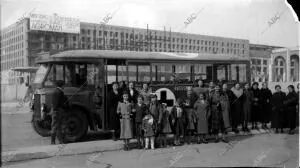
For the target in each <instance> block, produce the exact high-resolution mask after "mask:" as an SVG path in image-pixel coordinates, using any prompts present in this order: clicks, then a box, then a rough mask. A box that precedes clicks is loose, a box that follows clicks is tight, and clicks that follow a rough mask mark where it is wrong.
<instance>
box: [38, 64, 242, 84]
mask: <svg viewBox="0 0 300 168" xmlns="http://www.w3.org/2000/svg"><path fill="white" fill-rule="evenodd" d="M215 71H216V74H217V80H221V81H222V80H227V81H239V82H246V65H244V64H232V65H220V66H217V67H216V69H215ZM99 73H101V72H100V71H99V69H98V68H97V65H94V64H69V65H55V66H53V67H52V68H51V71H50V73H49V74H48V76H47V78H46V81H45V85H46V86H52V85H53V83H54V81H56V80H64V81H65V83H66V86H82V85H85V84H87V85H95V84H96V83H99V79H98V78H99V77H100V76H101V75H100V74H99ZM213 73H214V72H213V65H212V64H197V65H194V66H191V65H186V64H176V66H174V65H173V64H156V65H151V66H150V65H129V66H128V79H129V81H134V82H149V81H150V80H151V81H153V82H168V81H170V82H171V81H180V80H186V81H191V80H192V79H199V78H201V79H204V80H212V76H213V75H212V74H213ZM41 76H43V75H41ZM38 78H39V75H38V73H37V79H38ZM41 79H42V78H40V80H36V81H39V82H41ZM126 80H127V67H126V66H124V65H119V66H116V65H107V82H108V84H111V83H112V82H114V81H126Z"/></svg>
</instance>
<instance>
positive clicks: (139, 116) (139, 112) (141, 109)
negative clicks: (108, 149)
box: [133, 95, 148, 149]
mask: <svg viewBox="0 0 300 168" xmlns="http://www.w3.org/2000/svg"><path fill="white" fill-rule="evenodd" d="M147 110H148V109H147V106H146V105H145V104H144V102H143V96H142V95H139V96H138V97H137V103H136V104H135V105H134V110H133V111H134V112H135V128H136V136H137V140H138V146H139V148H140V149H142V146H144V143H143V142H144V136H143V128H142V123H143V117H144V116H145V115H146V113H147Z"/></svg>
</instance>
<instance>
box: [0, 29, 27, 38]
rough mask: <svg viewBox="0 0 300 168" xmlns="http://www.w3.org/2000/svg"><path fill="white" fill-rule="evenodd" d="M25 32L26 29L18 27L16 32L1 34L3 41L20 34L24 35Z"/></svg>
mask: <svg viewBox="0 0 300 168" xmlns="http://www.w3.org/2000/svg"><path fill="white" fill-rule="evenodd" d="M23 31H24V27H23V26H22V27H18V28H17V29H15V30H11V31H9V32H6V33H3V34H1V39H6V38H11V37H13V36H15V35H18V34H20V33H22V32H23Z"/></svg>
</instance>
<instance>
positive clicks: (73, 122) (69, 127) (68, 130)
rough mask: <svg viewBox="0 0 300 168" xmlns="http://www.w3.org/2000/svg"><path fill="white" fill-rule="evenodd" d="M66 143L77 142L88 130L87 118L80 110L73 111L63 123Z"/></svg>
mask: <svg viewBox="0 0 300 168" xmlns="http://www.w3.org/2000/svg"><path fill="white" fill-rule="evenodd" d="M62 130H63V135H64V142H75V141H78V140H80V139H81V138H83V137H84V136H85V135H86V133H87V130H88V119H87V116H86V115H85V114H84V113H83V112H82V111H80V110H79V109H72V110H71V111H70V114H68V115H67V116H66V117H64V119H63V121H62Z"/></svg>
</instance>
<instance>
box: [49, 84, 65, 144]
mask: <svg viewBox="0 0 300 168" xmlns="http://www.w3.org/2000/svg"><path fill="white" fill-rule="evenodd" d="M55 85H56V88H55V90H54V93H53V96H52V109H51V115H52V123H51V144H55V139H56V137H57V139H58V141H59V143H60V144H62V143H63V140H64V135H63V134H64V132H62V118H63V115H64V113H65V110H66V107H67V106H66V105H67V97H66V96H65V94H64V91H63V90H62V86H63V85H64V81H62V80H58V81H56V82H55Z"/></svg>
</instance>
